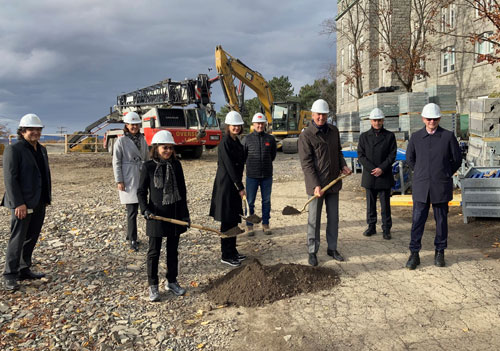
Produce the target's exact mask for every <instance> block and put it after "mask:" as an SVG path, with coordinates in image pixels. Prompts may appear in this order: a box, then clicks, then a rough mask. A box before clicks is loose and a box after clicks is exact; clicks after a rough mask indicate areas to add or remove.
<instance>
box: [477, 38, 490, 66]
mask: <svg viewBox="0 0 500 351" xmlns="http://www.w3.org/2000/svg"><path fill="white" fill-rule="evenodd" d="M491 35H493V32H485V33H483V34H482V35H481V38H480V39H478V40H477V41H476V43H475V53H476V55H475V58H476V62H481V61H483V60H484V57H483V56H481V55H491V54H493V52H494V50H493V43H491V42H489V41H487V40H482V38H484V39H488V38H489V37H490V36H491Z"/></svg>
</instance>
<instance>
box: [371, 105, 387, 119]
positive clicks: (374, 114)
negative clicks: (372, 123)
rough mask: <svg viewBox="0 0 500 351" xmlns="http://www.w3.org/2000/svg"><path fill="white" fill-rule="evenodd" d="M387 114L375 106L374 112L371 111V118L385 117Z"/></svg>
mask: <svg viewBox="0 0 500 351" xmlns="http://www.w3.org/2000/svg"><path fill="white" fill-rule="evenodd" d="M384 118H385V115H384V112H382V110H381V109H379V108H377V107H375V108H374V109H373V110H372V112H370V119H384Z"/></svg>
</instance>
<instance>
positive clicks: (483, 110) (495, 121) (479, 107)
mask: <svg viewBox="0 0 500 351" xmlns="http://www.w3.org/2000/svg"><path fill="white" fill-rule="evenodd" d="M469 133H470V134H471V135H475V136H479V137H500V99H471V100H470V114H469Z"/></svg>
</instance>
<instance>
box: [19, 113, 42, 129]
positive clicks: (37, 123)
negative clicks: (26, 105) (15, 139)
mask: <svg viewBox="0 0 500 351" xmlns="http://www.w3.org/2000/svg"><path fill="white" fill-rule="evenodd" d="M21 127H35V128H43V124H42V121H41V120H40V118H39V117H38V116H37V115H35V114H34V113H28V114H27V115H24V116H23V117H22V118H21V120H20V121H19V128H21Z"/></svg>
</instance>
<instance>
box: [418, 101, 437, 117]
mask: <svg viewBox="0 0 500 351" xmlns="http://www.w3.org/2000/svg"><path fill="white" fill-rule="evenodd" d="M422 117H424V118H429V119H437V118H441V109H440V108H439V106H438V105H436V104H435V103H433V102H431V103H429V104H427V105H425V106H424V108H423V109H422Z"/></svg>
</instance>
